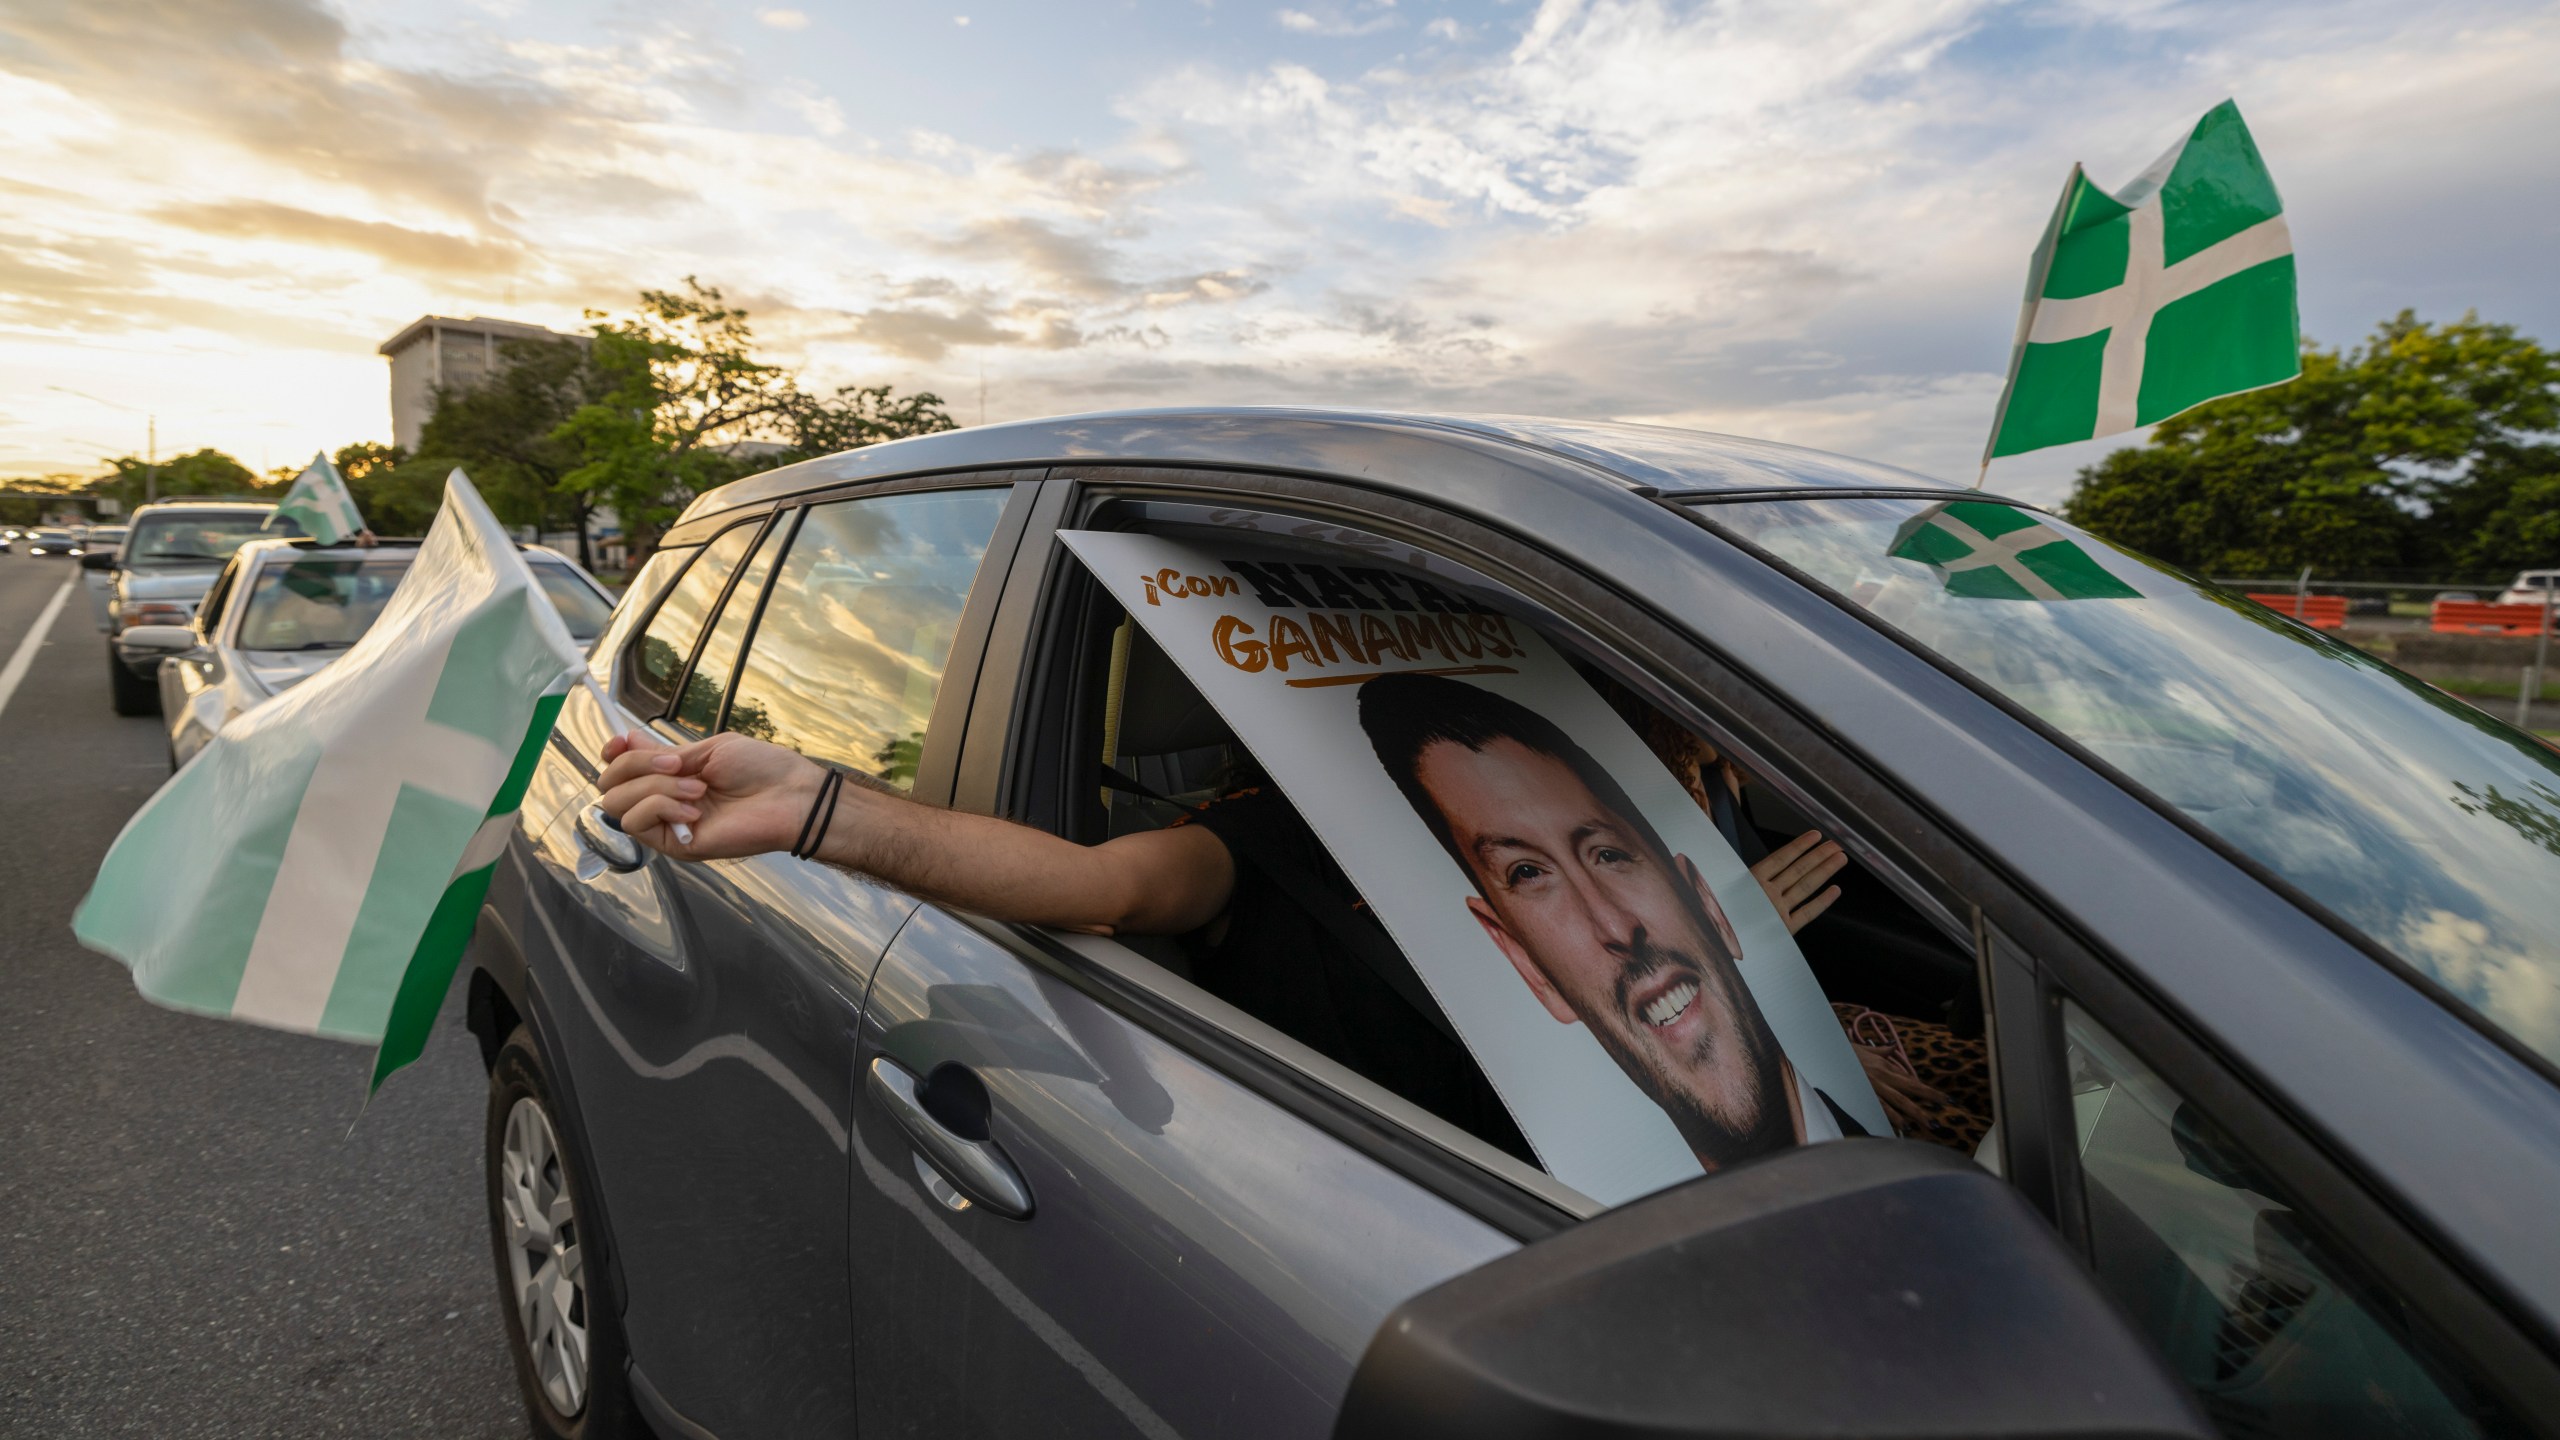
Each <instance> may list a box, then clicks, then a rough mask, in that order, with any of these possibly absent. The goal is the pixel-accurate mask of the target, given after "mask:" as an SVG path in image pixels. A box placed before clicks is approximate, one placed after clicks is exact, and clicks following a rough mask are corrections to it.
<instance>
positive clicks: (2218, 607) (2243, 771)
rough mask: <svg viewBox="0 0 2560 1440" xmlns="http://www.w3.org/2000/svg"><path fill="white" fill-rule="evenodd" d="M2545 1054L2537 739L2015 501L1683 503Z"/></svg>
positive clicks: (2548, 998)
mask: <svg viewBox="0 0 2560 1440" xmlns="http://www.w3.org/2000/svg"><path fill="white" fill-rule="evenodd" d="M1697 513H1698V514H1699V516H1700V517H1701V518H1702V519H1704V520H1706V521H1707V522H1708V523H1709V524H1710V525H1712V526H1714V527H1715V528H1717V529H1719V530H1721V531H1724V532H1725V533H1727V534H1730V535H1733V536H1735V537H1736V538H1738V539H1741V540H1743V541H1745V542H1747V543H1749V544H1751V545H1754V546H1757V547H1759V548H1760V549H1762V550H1765V551H1767V552H1768V553H1770V554H1772V555H1775V556H1776V557H1777V558H1779V559H1780V560H1783V561H1785V562H1786V563H1787V564H1789V565H1792V566H1794V567H1796V568H1797V569H1799V570H1801V571H1803V572H1805V573H1806V574H1808V575H1810V576H1811V577H1812V578H1813V579H1815V580H1817V581H1819V582H1821V583H1822V584H1823V585H1825V586H1827V587H1829V588H1830V589H1831V590H1832V591H1834V592H1836V593H1837V594H1838V595H1839V596H1840V597H1841V598H1843V599H1844V600H1845V601H1846V602H1847V603H1849V604H1851V605H1854V606H1856V607H1858V608H1860V609H1863V610H1865V611H1866V612H1867V613H1868V614H1870V615H1871V616H1873V617H1874V618H1875V619H1877V620H1878V621H1881V622H1883V623H1884V624H1885V625H1886V626H1888V627H1889V628H1891V629H1893V630H1895V631H1898V632H1900V634H1901V635H1902V636H1903V637H1905V638H1906V639H1908V640H1909V641H1911V642H1912V643H1914V644H1916V645H1918V646H1919V647H1921V648H1923V649H1925V650H1927V651H1929V652H1931V653H1933V654H1935V655H1936V656H1937V657H1938V658H1939V659H1941V660H1942V661H1944V662H1946V663H1947V664H1949V665H1950V666H1952V667H1954V668H1955V669H1957V670H1959V671H1961V672H1963V673H1965V674H1967V675H1969V676H1971V677H1972V678H1973V679H1974V680H1975V681H1976V682H1978V683H1980V684H1981V685H1983V686H1985V687H1987V688H1988V689H1990V690H1992V691H1994V692H1997V693H1998V694H2000V695H2001V696H2003V697H2005V698H2006V699H2008V700H2009V701H2010V702H2012V703H2013V704H2015V705H2017V706H2019V707H2020V708H2022V709H2024V710H2026V711H2027V712H2029V713H2031V714H2033V715H2034V716H2035V717H2036V718H2038V719H2040V720H2042V721H2043V722H2044V723H2045V724H2046V725H2048V726H2051V727H2052V728H2053V729H2055V730H2057V731H2059V732H2061V733H2062V734H2063V735H2065V736H2067V737H2069V738H2070V739H2072V740H2074V741H2076V742H2078V743H2079V744H2080V745H2082V746H2084V747H2086V748H2087V749H2088V750H2089V751H2091V752H2092V753H2094V754H2095V755H2097V756H2098V757H2099V758H2100V759H2101V760H2104V761H2105V762H2107V763H2108V764H2110V765H2112V766H2114V767H2115V769H2116V770H2117V771H2119V772H2120V773H2122V774H2123V775H2124V776H2126V777H2127V778H2129V779H2130V780H2131V781H2132V782H2133V783H2134V784H2135V785H2136V786H2137V787H2139V788H2141V789H2143V790H2146V791H2148V792H2149V793H2150V794H2151V795H2152V796H2153V797H2154V798H2155V799H2157V800H2158V801H2160V802H2161V803H2163V804H2165V805H2167V806H2169V807H2171V808H2173V809H2175V810H2177V811H2178V812H2179V813H2181V814H2183V815H2185V816H2187V817H2188V818H2189V819H2190V820H2192V821H2194V822H2195V823H2197V824H2198V825H2201V826H2202V827H2203V828H2205V829H2206V830H2208V831H2210V832H2212V833H2213V834H2214V835H2216V836H2218V837H2220V838H2221V839H2222V840H2223V841H2224V842H2225V843H2226V844H2228V845H2230V846H2231V847H2232V848H2234V849H2236V850H2238V851H2239V852H2241V853H2242V854H2244V855H2246V856H2248V857H2249V858H2251V859H2253V860H2255V861H2257V862H2258V863H2259V864H2261V865H2263V866H2265V867H2266V868H2267V869H2268V870H2270V871H2272V872H2274V873H2275V874H2276V875H2278V876H2280V877H2282V878H2283V879H2284V880H2286V881H2289V882H2291V883H2292V884H2293V885H2294V886H2296V887H2297V888H2299V889H2300V890H2301V891H2303V892H2304V893H2306V894H2308V895H2309V896H2310V897H2311V898H2312V899H2313V900H2315V901H2317V902H2318V903H2319V904H2321V905H2322V906H2325V907H2326V908H2327V909H2328V910H2329V912H2330V913H2331V914H2333V915H2335V916H2337V917H2338V918H2340V919H2342V920H2344V921H2345V922H2346V923H2347V924H2349V925H2351V926H2353V927H2355V928H2356V929H2358V930H2361V931H2362V932H2363V933H2364V934H2365V935H2367V936H2369V937H2370V938H2371V939H2372V940H2373V941H2374V943H2376V944H2377V945H2379V946H2381V947H2382V948H2383V949H2385V950H2387V951H2389V952H2390V953H2392V954H2395V955H2397V956H2399V957H2400V958H2401V959H2403V960H2404V961H2406V962H2407V963H2408V964H2409V965H2411V966H2412V967H2414V968H2415V969H2416V970H2417V971H2418V972H2420V973H2421V974H2424V975H2426V976H2428V977H2430V978H2432V979H2433V980H2435V981H2436V982H2437V983H2438V984H2439V985H2441V986H2442V987H2443V988H2444V989H2445V990H2447V991H2449V992H2450V993H2451V994H2452V995H2453V996H2455V997H2456V998H2457V999H2458V1000H2459V1001H2461V1002H2462V1003H2463V1004H2465V1005H2467V1006H2469V1007H2470V1008H2471V1009H2473V1010H2474V1011H2476V1012H2477V1013H2478V1014H2479V1015H2481V1016H2483V1017H2484V1018H2486V1019H2487V1020H2488V1021H2489V1022H2490V1023H2491V1024H2493V1025H2495V1026H2497V1027H2498V1028H2500V1029H2502V1030H2504V1031H2505V1032H2506V1033H2507V1034H2508V1035H2510V1036H2512V1037H2513V1038H2515V1039H2516V1040H2517V1041H2519V1042H2521V1043H2522V1044H2523V1045H2525V1046H2527V1047H2528V1048H2530V1049H2532V1050H2534V1051H2535V1052H2537V1053H2539V1054H2540V1055H2542V1056H2543V1057H2544V1058H2546V1059H2548V1060H2553V1061H2560V915H2555V912H2554V911H2553V909H2552V907H2551V904H2550V899H2549V897H2550V894H2551V892H2552V889H2553V887H2554V885H2555V883H2560V752H2555V751H2554V750H2553V749H2552V748H2551V747H2550V746H2548V745H2545V744H2543V743H2541V742H2539V741H2537V740H2535V739H2534V738H2533V737H2531V736H2528V735H2526V734H2524V733H2522V732H2521V731H2517V730H2514V729H2511V728H2509V727H2508V726H2506V725H2504V724H2502V723H2500V722H2499V721H2497V720H2495V719H2493V718H2491V717H2490V716H2488V715H2487V714H2484V713H2482V712H2481V711H2479V710H2476V709H2474V708H2472V707H2471V706H2469V705H2466V704H2464V703H2463V702H2461V701H2459V700H2456V699H2454V698H2452V697H2451V696H2449V695H2446V694H2444V693H2443V692H2441V691H2438V690H2436V689H2434V688H2432V687H2430V686H2428V685H2426V684H2424V683H2422V682H2420V681H2418V680H2415V679H2412V678H2411V677H2409V676H2407V675H2404V674H2401V673H2400V672H2398V671H2396V670H2393V669H2392V668H2391V667H2389V666H2388V665H2385V664H2383V663H2382V662H2381V661H2379V660H2377V659H2375V658H2373V657H2372V656H2370V655H2368V654H2366V653H2365V652H2363V651H2361V650H2358V649H2356V648H2355V647H2353V646H2351V645H2347V644H2345V643H2343V642H2341V641H2338V640H2335V639H2331V638H2329V637H2327V636H2324V635H2321V634H2319V633H2318V632H2316V631H2313V630H2310V629H2306V628H2304V627H2303V626H2301V625H2298V624H2296V623H2294V622H2293V621H2291V620H2288V619H2285V618H2283V617H2282V616H2279V615H2277V614H2275V613H2274V612H2273V611H2270V610H2268V609H2266V608H2264V607H2262V606H2260V605H2257V604H2254V603H2252V602H2251V601H2249V600H2247V599H2245V598H2243V597H2241V596H2239V595H2235V594H2231V593H2229V592H2226V591H2223V590H2220V589H2217V588H2216V587H2214V586H2211V585H2208V584H2204V583H2202V582H2200V581H2197V580H2195V579H2192V578H2190V577H2188V576H2185V575H2183V574H2181V573H2179V572H2177V571H2174V570H2170V569H2168V568H2166V567H2164V566H2160V565H2158V564H2156V563H2154V562H2152V561H2149V560H2145V559H2143V558H2141V557H2139V556H2136V555H2133V554H2131V553H2129V552H2126V551H2123V550H2119V549H2117V548H2115V547H2114V546H2112V545H2109V544H2107V543H2106V542H2105V541H2102V540H2098V539H2096V538H2094V537H2092V536H2090V535H2088V534H2086V533H2085V532H2082V531H2078V530H2075V529H2073V528H2072V527H2071V526H2069V525H2067V524H2065V523H2064V522H2062V521H2061V520H2058V519H2055V518H2054V517H2052V516H2049V515H2045V514H2042V513H2040V512H2037V511H2033V510H2025V509H2020V508H2016V507H2013V506H2009V505H2004V504H2001V503H1998V502H1994V501H1984V500H1955V501H1943V502H1938V503H1935V504H1932V503H1930V502H1928V501H1924V500H1917V499H1836V500H1833V499H1826V500H1787V501H1772V502H1753V503H1741V504H1731V505H1711V506H1702V507H1699V509H1698V511H1697Z"/></svg>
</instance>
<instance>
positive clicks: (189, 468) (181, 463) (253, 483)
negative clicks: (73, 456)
mask: <svg viewBox="0 0 2560 1440" xmlns="http://www.w3.org/2000/svg"><path fill="white" fill-rule="evenodd" d="M157 468H158V470H159V480H158V486H157V488H158V491H159V497H160V498H161V499H163V500H176V499H190V500H223V499H233V498H237V497H241V496H254V495H256V494H257V493H258V490H259V481H258V476H257V473H256V472H255V471H252V470H251V469H250V468H249V467H248V466H246V465H243V464H241V463H240V462H239V461H237V460H234V459H232V458H231V457H230V456H228V455H225V454H223V453H222V452H221V451H219V450H216V449H214V448H212V447H211V446H207V447H206V448H204V449H202V450H198V451H196V452H195V453H193V454H191V455H172V456H170V457H169V458H168V459H166V460H163V461H161V462H160V463H159V465H158V467H157ZM152 469H153V466H152V465H151V463H150V462H149V461H146V460H144V459H142V458H141V457H140V456H136V455H125V456H120V457H118V458H116V459H113V460H110V461H108V462H107V473H106V474H104V475H101V476H99V477H98V478H97V479H95V480H92V481H90V482H89V490H90V492H91V493H92V494H96V495H104V496H109V497H111V498H113V499H115V500H117V501H119V502H120V503H122V504H123V506H124V508H125V509H126V510H127V511H131V510H132V509H133V508H134V507H135V506H137V505H141V504H143V503H145V501H146V497H148V496H149V495H150V493H151V491H152V489H153V483H152V478H151V471H152Z"/></svg>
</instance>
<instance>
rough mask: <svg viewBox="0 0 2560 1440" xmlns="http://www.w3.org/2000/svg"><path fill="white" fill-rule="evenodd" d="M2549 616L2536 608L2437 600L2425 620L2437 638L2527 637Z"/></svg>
mask: <svg viewBox="0 0 2560 1440" xmlns="http://www.w3.org/2000/svg"><path fill="white" fill-rule="evenodd" d="M2548 613H2550V612H2549V611H2546V610H2545V609H2544V608H2543V607H2542V606H2540V605H2494V604H2491V603H2489V602H2488V601H2485V600H2439V601H2437V602H2436V603H2435V605H2434V606H2433V608H2431V609H2430V610H2429V611H2428V618H2429V620H2430V621H2431V622H2432V624H2433V626H2434V629H2435V631H2436V633H2437V634H2439V635H2531V634H2533V633H2534V632H2535V631H2537V630H2539V629H2541V628H2542V617H2543V616H2544V615H2545V614H2548Z"/></svg>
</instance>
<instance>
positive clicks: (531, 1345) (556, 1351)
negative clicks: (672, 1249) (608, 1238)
mask: <svg viewBox="0 0 2560 1440" xmlns="http://www.w3.org/2000/svg"><path fill="white" fill-rule="evenodd" d="M551 1095H552V1092H551V1086H550V1082H549V1078H548V1076H547V1075H546V1074H545V1072H544V1070H543V1067H542V1056H541V1054H540V1052H539V1051H538V1050H537V1049H536V1048H535V1046H534V1043H533V1036H532V1034H531V1032H529V1031H527V1030H526V1029H525V1028H524V1027H523V1026H521V1025H519V1026H517V1027H516V1028H515V1031H514V1033H512V1034H510V1035H509V1036H507V1038H506V1042H505V1043H504V1044H502V1045H500V1046H499V1047H498V1058H497V1060H496V1062H495V1063H493V1064H492V1065H491V1066H490V1067H489V1113H488V1124H487V1137H486V1140H485V1143H484V1145H483V1155H482V1158H483V1161H484V1164H485V1167H486V1172H487V1182H488V1194H489V1244H490V1250H491V1253H492V1255H493V1256H494V1258H495V1259H496V1260H497V1266H498V1309H499V1312H500V1314H501V1315H503V1316H504V1317H505V1322H506V1327H507V1352H508V1354H509V1355H510V1356H511V1357H512V1358H513V1359H514V1361H515V1368H516V1390H517V1392H518V1393H519V1394H520V1395H521V1396H522V1397H523V1398H524V1408H525V1416H526V1418H527V1419H529V1420H531V1421H532V1422H533V1433H534V1435H535V1436H537V1437H540V1440H647V1437H648V1436H649V1430H648V1428H647V1426H646V1425H645V1424H644V1423H643V1422H642V1421H641V1419H640V1418H639V1414H638V1412H637V1411H636V1410H635V1409H634V1408H633V1405H632V1401H631V1390H630V1381H629V1378H628V1375H627V1372H626V1370H625V1362H626V1360H627V1358H628V1352H627V1351H626V1350H625V1349H624V1346H623V1340H622V1313H621V1312H622V1307H621V1303H620V1297H618V1296H616V1295H615V1294H614V1293H613V1279H612V1269H611V1267H610V1266H609V1265H607V1264H605V1263H603V1260H604V1254H605V1249H606V1246H605V1245H604V1244H603V1243H599V1242H601V1241H603V1238H604V1237H603V1236H602V1234H601V1233H600V1231H598V1230H593V1229H590V1227H589V1225H588V1223H587V1218H586V1217H588V1216H590V1215H592V1214H594V1213H595V1212H594V1210H593V1209H592V1208H591V1206H590V1205H589V1203H588V1197H589V1196H590V1195H592V1194H593V1193H594V1190H593V1188H592V1187H591V1186H590V1185H589V1184H588V1179H587V1177H588V1172H587V1169H586V1166H585V1163H584V1162H583V1160H582V1159H581V1158H580V1157H579V1156H578V1155H577V1154H576V1153H575V1152H574V1151H573V1150H571V1149H570V1148H569V1144H568V1136H567V1132H566V1131H565V1130H564V1129H563V1128H562V1126H561V1124H560V1121H559V1113H560V1112H559V1108H558V1106H557V1104H556V1103H555V1102H554V1101H553V1100H552V1098H551ZM564 1207H565V1208H564ZM520 1211H529V1212H530V1213H532V1214H535V1215H543V1216H547V1217H549V1218H550V1220H551V1222H552V1223H551V1224H549V1225H547V1226H545V1225H532V1226H521V1227H520V1226H519V1225H517V1224H516V1222H515V1221H514V1220H513V1219H511V1218H510V1217H511V1215H513V1214H515V1213H517V1212H520ZM564 1253H565V1254H568V1255H572V1256H575V1257H576V1259H575V1261H574V1262H573V1263H572V1265H571V1266H570V1267H569V1268H570V1269H571V1270H572V1271H573V1272H574V1273H573V1274H572V1275H570V1276H567V1277H564V1276H562V1275H561V1273H560V1266H559V1260H560V1257H561V1256H562V1255H563V1254H564ZM590 1260H592V1261H593V1262H594V1263H592V1264H590V1263H588V1262H589V1261H590ZM520 1277H521V1278H520ZM528 1280H530V1281H533V1282H535V1283H531V1284H528V1283H527V1281H528ZM564 1295H565V1297H566V1298H565V1299H561V1298H558V1297H562V1296H564ZM529 1319H530V1320H531V1322H532V1325H533V1329H534V1332H535V1338H534V1339H533V1340H532V1341H531V1342H528V1340H527V1338H526V1334H527V1322H528V1320H529ZM579 1335H583V1337H584V1340H585V1347H584V1348H585V1358H584V1361H583V1363H578V1361H577V1360H576V1353H575V1352H576V1350H577V1348H578V1347H577V1345H576V1343H575V1340H576V1337H578V1336H579Z"/></svg>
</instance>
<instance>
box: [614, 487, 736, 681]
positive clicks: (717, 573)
mask: <svg viewBox="0 0 2560 1440" xmlns="http://www.w3.org/2000/svg"><path fill="white" fill-rule="evenodd" d="M755 537H756V527H755V526H754V525H751V524H750V525H740V526H736V527H734V528H732V529H730V530H727V531H725V532H723V533H722V534H721V535H720V536H719V538H717V539H715V540H713V541H712V542H711V543H710V544H708V545H705V546H703V547H702V552H701V553H700V554H699V555H697V556H695V557H694V561H693V564H691V565H689V566H687V567H686V568H685V572H684V574H683V575H681V576H679V577H678V578H677V580H676V583H675V588H674V589H672V590H670V591H668V592H667V598H666V601H665V603H664V604H661V605H660V606H659V607H658V613H657V614H656V615H654V616H651V617H650V620H649V628H648V629H647V630H645V631H643V632H642V633H641V636H640V643H639V644H638V645H635V646H633V647H632V652H631V659H630V663H629V664H628V666H627V667H626V668H625V670H624V671H623V684H624V687H625V688H626V689H627V690H628V691H629V692H630V695H631V700H630V705H631V709H632V711H633V712H634V713H635V714H640V715H663V714H665V713H666V710H667V704H668V702H669V701H671V700H673V699H674V698H675V693H676V682H677V679H678V677H680V676H682V675H683V674H684V668H685V664H686V662H688V661H690V660H691V659H692V658H693V646H694V641H695V640H696V639H698V638H699V637H700V636H701V634H702V622H703V620H704V619H705V618H707V617H708V616H709V615H710V613H711V607H712V606H713V605H716V604H718V603H719V600H720V591H721V590H722V588H723V587H725V586H726V585H727V584H728V583H729V574H730V572H731V571H733V570H735V569H737V568H738V562H739V561H740V560H743V559H745V558H746V554H747V546H748V545H749V544H750V543H752V542H753V541H754V540H755Z"/></svg>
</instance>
